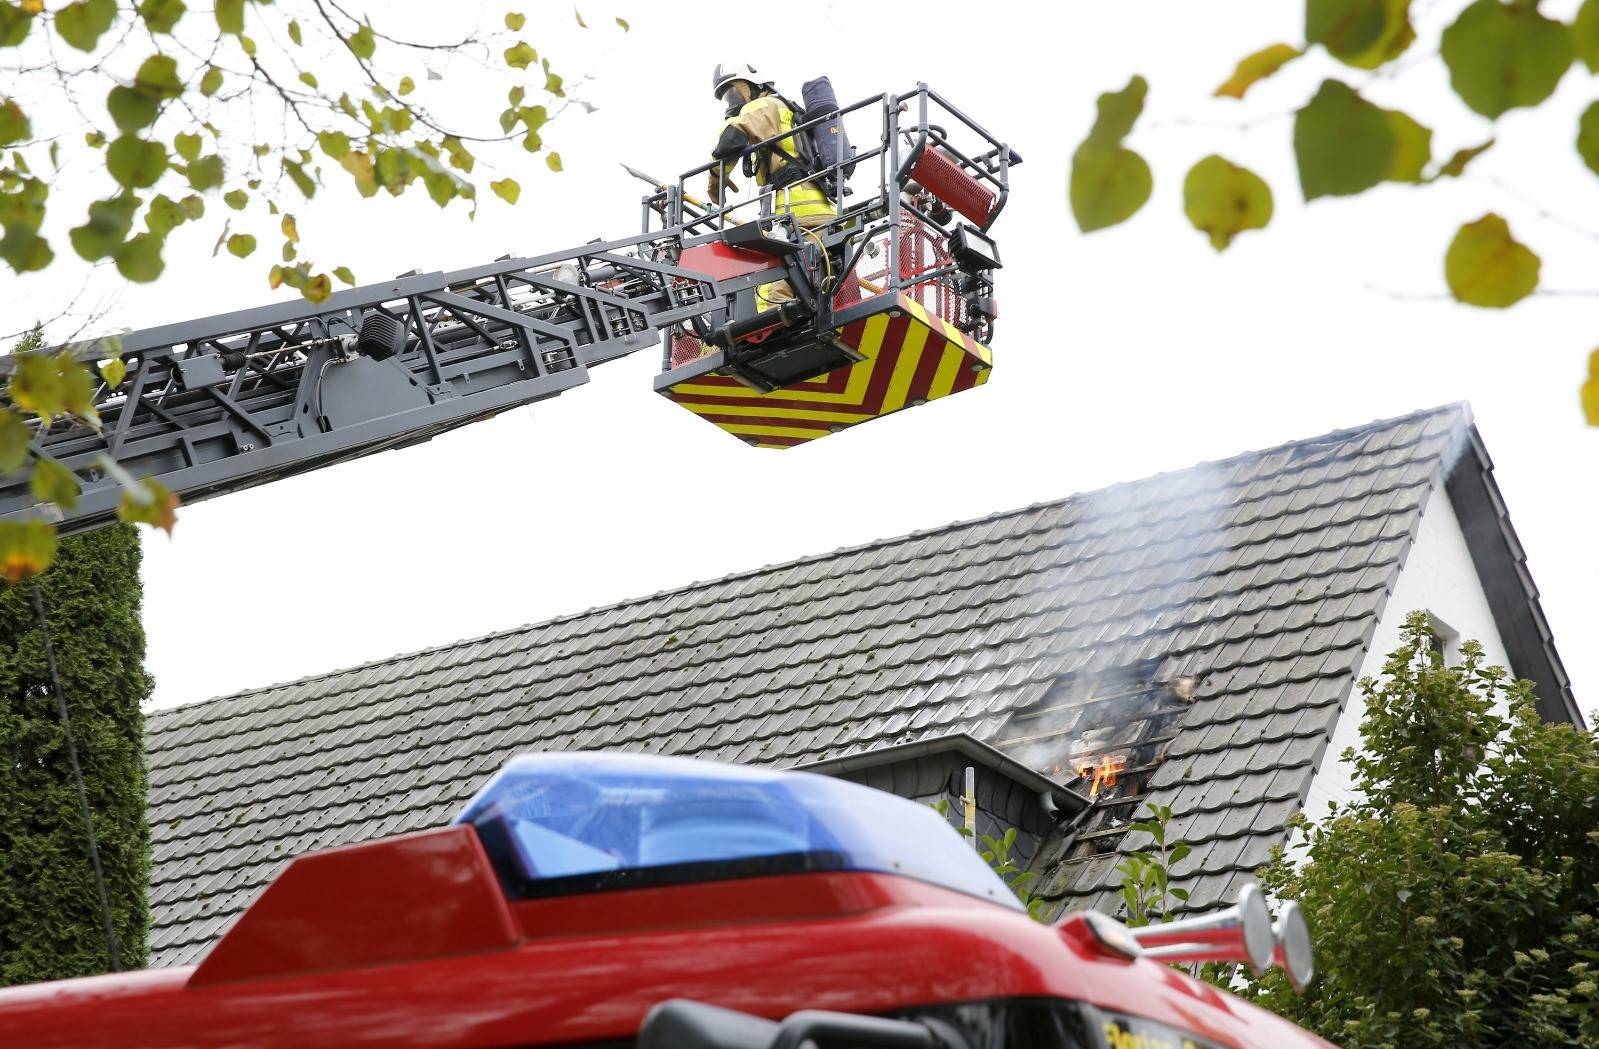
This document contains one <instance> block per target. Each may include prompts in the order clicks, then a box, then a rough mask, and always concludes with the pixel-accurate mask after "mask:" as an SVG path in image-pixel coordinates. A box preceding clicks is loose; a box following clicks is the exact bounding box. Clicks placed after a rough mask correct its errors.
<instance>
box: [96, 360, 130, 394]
mask: <svg viewBox="0 0 1599 1049" xmlns="http://www.w3.org/2000/svg"><path fill="white" fill-rule="evenodd" d="M127 375H128V366H127V365H126V364H124V363H123V361H122V358H121V357H113V358H111V359H110V360H109V361H102V362H101V363H100V378H102V379H104V380H105V384H106V385H107V386H109V387H111V388H112V389H113V390H114V389H116V388H117V387H118V386H121V385H122V380H123V379H125V378H127Z"/></svg>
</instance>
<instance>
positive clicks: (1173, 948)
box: [1132, 885, 1309, 975]
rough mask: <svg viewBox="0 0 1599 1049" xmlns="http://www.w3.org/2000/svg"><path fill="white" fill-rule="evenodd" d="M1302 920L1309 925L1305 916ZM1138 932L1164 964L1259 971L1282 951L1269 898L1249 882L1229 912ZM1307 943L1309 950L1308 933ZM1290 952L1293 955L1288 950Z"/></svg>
mask: <svg viewBox="0 0 1599 1049" xmlns="http://www.w3.org/2000/svg"><path fill="white" fill-rule="evenodd" d="M1295 913H1296V914H1297V909H1296V912H1295ZM1286 916H1287V915H1286V912H1284V917H1285V918H1286ZM1299 924H1300V925H1301V926H1303V924H1304V918H1303V917H1300V919H1299ZM1287 929H1288V927H1287V926H1286V925H1285V930H1287ZM1132 933H1133V937H1134V938H1135V939H1137V940H1138V943H1139V945H1140V946H1142V947H1143V948H1144V957H1146V958H1153V959H1155V960H1156V961H1162V962H1248V963H1249V967H1250V968H1251V969H1253V970H1254V971H1255V973H1256V974H1257V975H1258V974H1260V973H1263V972H1265V971H1266V969H1267V968H1269V967H1270V966H1271V963H1272V956H1273V953H1274V952H1275V951H1276V950H1277V949H1278V940H1277V938H1276V937H1275V936H1274V935H1273V930H1272V924H1271V912H1270V911H1269V910H1267V909H1266V897H1265V896H1264V895H1262V894H1261V891H1260V889H1259V888H1258V887H1256V886H1255V885H1246V886H1244V890H1243V891H1242V892H1240V893H1239V894H1238V902H1237V903H1235V904H1233V905H1232V906H1231V907H1228V908H1227V909H1226V910H1220V911H1215V912H1214V913H1211V914H1201V915H1199V916H1197V917H1194V918H1180V919H1178V920H1177V921H1170V922H1163V923H1161V924H1159V925H1146V926H1144V927H1143V928H1140V929H1134V930H1132ZM1290 940H1291V937H1290ZM1305 944H1306V946H1307V948H1308V945H1309V936H1308V935H1307V936H1306V938H1305ZM1284 952H1285V955H1286V954H1290V953H1293V952H1292V951H1290V950H1289V949H1288V948H1284ZM1307 957H1308V951H1307Z"/></svg>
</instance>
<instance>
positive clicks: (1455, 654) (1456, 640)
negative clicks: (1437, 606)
mask: <svg viewBox="0 0 1599 1049" xmlns="http://www.w3.org/2000/svg"><path fill="white" fill-rule="evenodd" d="M1427 625H1428V628H1429V636H1428V642H1427V647H1428V648H1430V649H1431V650H1432V652H1433V653H1434V654H1435V655H1436V656H1438V658H1439V659H1441V660H1443V663H1444V665H1445V666H1454V665H1455V664H1456V663H1458V662H1460V631H1458V630H1456V629H1454V628H1453V627H1451V626H1450V625H1449V624H1448V623H1445V622H1444V621H1443V620H1442V619H1439V618H1438V617H1437V616H1435V615H1433V613H1432V612H1428V613H1427Z"/></svg>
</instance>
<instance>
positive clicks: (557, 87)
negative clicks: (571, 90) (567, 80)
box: [544, 69, 566, 98]
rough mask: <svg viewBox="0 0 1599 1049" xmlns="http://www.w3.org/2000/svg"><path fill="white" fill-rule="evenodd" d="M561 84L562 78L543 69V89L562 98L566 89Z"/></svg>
mask: <svg viewBox="0 0 1599 1049" xmlns="http://www.w3.org/2000/svg"><path fill="white" fill-rule="evenodd" d="M561 85H562V80H561V78H560V77H558V76H556V75H555V74H554V73H552V72H550V71H549V70H548V69H546V70H545V71H544V90H546V91H548V92H549V93H550V94H552V95H554V96H555V97H557V98H564V97H565V96H566V89H565V88H564V87H562V86H561Z"/></svg>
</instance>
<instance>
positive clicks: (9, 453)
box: [0, 407, 33, 474]
mask: <svg viewBox="0 0 1599 1049" xmlns="http://www.w3.org/2000/svg"><path fill="white" fill-rule="evenodd" d="M32 436H33V431H31V430H29V429H28V424H27V423H25V422H23V421H22V416H20V415H18V414H17V413H16V412H14V411H12V410H11V409H9V408H5V407H0V474H8V473H10V472H11V471H13V470H16V469H20V468H21V466H22V464H23V463H24V462H26V461H27V459H28V441H29V439H31V438H32Z"/></svg>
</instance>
